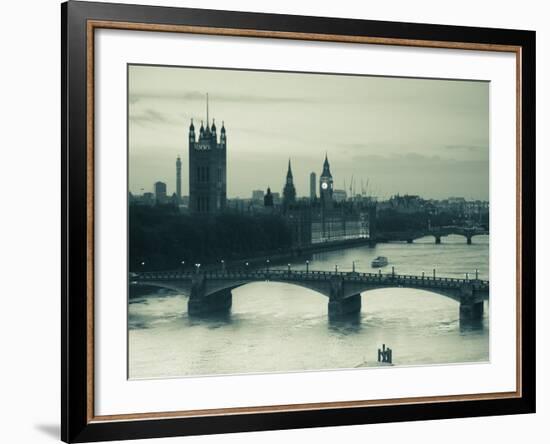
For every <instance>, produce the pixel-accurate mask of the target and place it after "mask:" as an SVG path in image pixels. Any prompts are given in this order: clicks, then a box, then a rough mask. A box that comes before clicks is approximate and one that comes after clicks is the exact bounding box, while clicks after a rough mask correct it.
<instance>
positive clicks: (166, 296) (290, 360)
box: [128, 236, 489, 378]
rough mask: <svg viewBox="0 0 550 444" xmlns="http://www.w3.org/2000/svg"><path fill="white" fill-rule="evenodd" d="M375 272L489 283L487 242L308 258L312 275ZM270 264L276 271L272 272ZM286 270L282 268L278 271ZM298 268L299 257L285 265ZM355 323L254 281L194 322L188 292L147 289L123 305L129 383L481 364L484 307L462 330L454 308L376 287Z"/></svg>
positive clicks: (310, 297)
mask: <svg viewBox="0 0 550 444" xmlns="http://www.w3.org/2000/svg"><path fill="white" fill-rule="evenodd" d="M376 256H386V257H388V260H389V265H388V266H387V267H385V268H384V269H383V272H391V267H392V266H394V267H395V272H396V273H399V274H418V275H420V274H422V271H424V272H425V273H426V274H427V275H428V274H431V273H432V270H433V269H434V268H435V269H436V274H437V276H446V277H464V276H465V273H469V276H470V277H474V275H475V270H476V269H478V270H479V278H480V279H488V278H489V238H488V237H487V236H476V237H474V238H473V244H472V245H466V240H465V238H464V237H460V236H448V237H446V238H443V239H442V244H440V245H435V244H434V240H433V237H431V238H423V239H419V240H417V241H415V243H413V244H406V243H389V244H378V245H377V246H376V247H367V246H365V247H358V248H351V249H346V250H339V251H331V252H324V253H320V254H316V255H313V256H312V257H311V258H310V259H309V261H310V264H309V269H310V270H334V269H335V265H338V271H351V270H352V264H353V262H354V261H355V267H356V271H359V272H363V271H365V272H373V271H377V270H373V269H371V267H370V263H371V261H372V259H374V258H375V257H376ZM272 268H276V267H272ZM284 268H285V269H286V265H285V266H284ZM292 268H293V269H305V260H304V261H302V260H300V261H296V262H295V263H293V264H292ZM361 297H362V312H361V315H360V319H359V322H358V323H339V324H334V323H330V322H329V320H328V314H327V311H328V310H327V303H328V298H326V297H325V296H323V295H321V294H318V293H316V292H314V291H312V290H308V289H304V288H301V287H297V286H293V285H289V284H283V283H273V282H265V283H264V282H258V283H252V284H248V285H245V286H243V287H240V288H237V289H235V290H233V306H232V308H231V314H230V315H229V316H228V317H226V318H224V319H212V320H197V319H195V318H190V317H189V316H188V314H187V300H188V297H187V295H184V294H173V293H167V292H162V291H160V292H155V293H151V294H146V295H144V296H139V297H135V298H131V299H130V304H129V311H128V325H129V338H128V339H129V341H128V343H129V360H128V362H129V377H130V378H159V377H160V378H162V377H178V376H191V375H194V376H198V375H214V374H235V373H259V372H260V373H263V372H288V371H303V370H319V369H340V368H353V367H357V366H370V365H375V364H376V360H377V349H378V348H379V347H381V346H382V344H383V343H385V344H386V345H387V346H389V347H391V348H392V350H393V362H394V364H395V365H430V364H446V363H464V362H483V361H488V360H489V305H488V303H487V302H486V303H485V307H484V308H485V309H484V318H483V323H482V325H480V326H476V327H467V326H464V325H463V326H461V325H460V322H459V304H458V302H455V301H453V300H452V299H449V298H446V297H444V296H441V295H438V294H434V293H429V292H426V291H422V290H412V289H403V288H394V289H379V290H372V291H369V292H365V293H363V294H362V296H361Z"/></svg>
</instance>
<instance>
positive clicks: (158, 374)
mask: <svg viewBox="0 0 550 444" xmlns="http://www.w3.org/2000/svg"><path fill="white" fill-rule="evenodd" d="M490 86H491V85H490V82H489V81H484V80H471V79H461V78H456V79H455V78H415V77H395V76H380V75H376V76H372V75H359V74H350V73H346V72H334V73H333V72H330V73H327V72H294V71H268V70H250V69H237V68H220V67H216V66H215V63H214V62H213V66H205V67H189V66H170V65H151V64H132V63H129V64H127V139H128V140H127V150H128V165H127V168H128V184H127V185H128V189H127V196H128V198H127V213H126V214H127V227H128V235H127V252H128V256H127V271H128V298H127V303H128V311H127V315H128V316H127V334H128V336H127V341H128V356H127V376H128V379H136V380H138V379H154V378H181V377H199V376H201V377H202V376H217V375H237V374H254V373H279V372H307V371H320V370H324V371H327V370H342V369H346V370H349V371H354V370H357V369H361V370H367V371H371V370H370V369H371V368H372V371H375V369H376V368H380V367H384V368H391V367H408V366H431V365H446V364H462V363H489V362H490V361H491V349H490V319H491V317H490V313H491V310H490V296H491V295H490V292H489V276H490V264H489V250H490V241H489V240H490V221H489V208H490V201H489V199H490V188H489V185H490V170H489V157H490V152H491V153H494V151H493V149H494V148H496V147H491V146H490V140H491V137H490V112H491V110H490V106H489V105H490V90H491V89H490Z"/></svg>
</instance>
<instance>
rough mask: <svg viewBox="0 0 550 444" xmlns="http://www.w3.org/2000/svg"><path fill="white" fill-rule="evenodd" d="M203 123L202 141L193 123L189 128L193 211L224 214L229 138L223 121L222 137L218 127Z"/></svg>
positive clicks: (190, 186)
mask: <svg viewBox="0 0 550 444" xmlns="http://www.w3.org/2000/svg"><path fill="white" fill-rule="evenodd" d="M206 109H207V111H206V126H204V125H203V123H202V122H201V126H200V129H199V135H198V139H197V137H196V135H195V126H194V125H193V120H191V125H190V126H189V209H190V210H191V211H193V212H196V213H204V214H215V213H218V212H220V211H223V210H224V209H225V206H226V201H227V183H226V180H227V179H226V178H227V135H226V132H225V126H224V125H223V122H222V127H221V131H220V138H219V142H218V136H217V133H216V124H215V122H214V120H212V126H210V124H209V120H208V98H207V105H206Z"/></svg>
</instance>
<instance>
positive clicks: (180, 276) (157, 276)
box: [130, 269, 489, 288]
mask: <svg viewBox="0 0 550 444" xmlns="http://www.w3.org/2000/svg"><path fill="white" fill-rule="evenodd" d="M195 274H196V272H192V271H148V272H140V273H131V275H130V279H131V280H132V281H159V280H191V279H192V278H193V275H195ZM204 275H205V277H206V278H207V279H235V280H241V279H242V280H254V279H258V280H270V279H281V280H285V281H320V280H323V281H324V280H329V279H332V278H333V277H343V278H345V279H346V281H352V282H353V281H355V282H364V281H369V282H380V283H388V282H391V283H394V284H397V285H407V284H414V285H417V286H422V285H425V286H430V287H447V288H448V287H453V286H456V287H460V286H461V285H464V284H466V283H470V284H474V285H476V286H478V287H480V288H484V287H487V288H488V287H489V281H484V280H480V279H465V278H451V277H433V276H429V275H427V276H426V275H425V276H418V275H407V274H395V273H380V272H379V273H368V272H353V271H343V272H333V271H326V270H307V271H306V270H295V271H292V270H291V271H289V270H281V269H273V270H267V269H262V270H225V271H224V270H219V271H207V272H204Z"/></svg>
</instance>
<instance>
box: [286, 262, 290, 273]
mask: <svg viewBox="0 0 550 444" xmlns="http://www.w3.org/2000/svg"><path fill="white" fill-rule="evenodd" d="M287 267H288V274H290V264H287Z"/></svg>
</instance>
